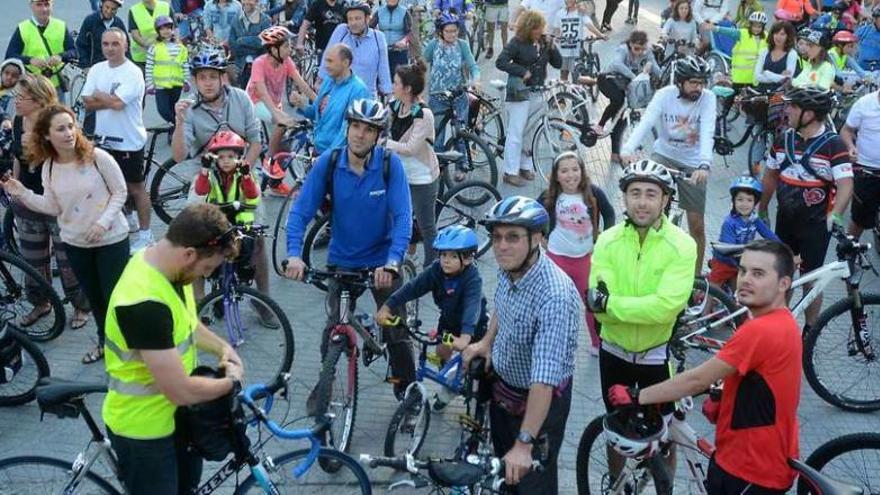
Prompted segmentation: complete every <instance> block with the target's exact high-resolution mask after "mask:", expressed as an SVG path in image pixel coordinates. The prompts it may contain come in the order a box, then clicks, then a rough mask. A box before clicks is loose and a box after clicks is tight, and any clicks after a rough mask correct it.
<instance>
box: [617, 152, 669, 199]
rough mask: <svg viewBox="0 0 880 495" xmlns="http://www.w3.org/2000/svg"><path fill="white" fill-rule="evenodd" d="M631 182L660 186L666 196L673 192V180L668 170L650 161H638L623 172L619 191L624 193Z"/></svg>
mask: <svg viewBox="0 0 880 495" xmlns="http://www.w3.org/2000/svg"><path fill="white" fill-rule="evenodd" d="M633 182H651V183H654V184H657V185H658V186H660V188H661V189H663V191H664V192H665V193H667V194H672V193H673V192H675V179H673V177H672V174H670V173H669V169H667V168H666V167H664V166H663V165H660V164H659V163H657V162H655V161H652V160H639V161H637V162H635V163H633V164H630V165H629V166H627V167H626V168H625V169H624V170H623V177H621V178H620V190H621V191H623V192H624V193H625V192H626V188H627V187H629V185H630V184H632V183H633Z"/></svg>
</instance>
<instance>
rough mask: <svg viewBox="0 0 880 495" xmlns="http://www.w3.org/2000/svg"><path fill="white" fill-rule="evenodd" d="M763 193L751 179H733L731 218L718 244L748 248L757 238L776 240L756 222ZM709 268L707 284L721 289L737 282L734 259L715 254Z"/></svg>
mask: <svg viewBox="0 0 880 495" xmlns="http://www.w3.org/2000/svg"><path fill="white" fill-rule="evenodd" d="M763 190H764V188H763V187H761V182H759V181H758V179H755V178H754V177H749V176H744V177H737V178H736V179H733V183H731V184H730V200H731V201H732V202H733V207H732V208H731V210H730V215H728V216H727V218H725V219H724V224H722V225H721V235H720V236H719V238H718V242H724V243H727V244H748V243H750V242H752V241H753V240H754V239H755V236H756V235H757V234H760V235H761V237H763V238H764V239H771V240H774V241H778V240H779V238H778V237H776V234H774V233H773V231H772V230H770V227H768V226H767V224H766V223H764V220H762V219H760V218H758V212H757V206H758V201H759V200H760V199H761V193H762V192H763ZM709 266H710V267H711V271H710V272H709V276H708V277H707V279H708V280H709V282H711V283H713V284H715V285H717V286H719V287H722V286H723V285H724V284H726V283H728V282H731V281H735V280H736V272H737V267H738V266H739V263H737V261H736V260H735V259H734V258H732V257H730V256H725V255H723V254H720V253H718V252H716V253H714V257H713V258H712V259H711V260H710V261H709Z"/></svg>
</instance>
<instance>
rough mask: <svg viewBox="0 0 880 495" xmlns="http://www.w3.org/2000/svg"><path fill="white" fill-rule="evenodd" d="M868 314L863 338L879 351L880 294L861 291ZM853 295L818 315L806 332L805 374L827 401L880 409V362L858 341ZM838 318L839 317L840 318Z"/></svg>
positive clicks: (846, 406) (858, 409)
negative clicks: (878, 377)
mask: <svg viewBox="0 0 880 495" xmlns="http://www.w3.org/2000/svg"><path fill="white" fill-rule="evenodd" d="M861 300H862V305H863V308H862V310H863V311H864V316H865V323H864V325H862V328H861V332H862V333H863V335H862V340H863V341H867V342H870V343H872V347H873V352H878V351H880V348H878V341H880V340H878V339H880V320H878V318H880V294H866V293H862V294H861ZM854 306H855V304H854V301H853V298H852V296H850V297H847V298H844V299H841V300H839V301H837V302H836V303H834V304H832V305H831V306H830V307H828V308H826V309H825V310H824V311H822V313H820V314H819V319H818V320H817V321H816V324H815V325H813V326H812V327H810V328H809V329H808V330H807V332H806V333H805V334H804V356H803V359H804V375H805V376H806V377H807V383H809V384H810V387H812V389H813V390H814V391H815V392H816V394H817V395H818V396H819V397H821V398H822V400H824V401H825V402H828V403H829V404H832V405H834V406H837V407H839V408H841V409H844V410H846V411H854V412H870V411H876V410H878V409H880V383H878V382H877V380H876V379H875V378H874V377H875V376H876V375H877V373H878V372H880V361H878V359H877V358H876V357H870V358H869V357H866V356H865V353H864V352H862V351H861V350H859V349H858V346H857V345H856V342H855V335H854V333H853V332H854V327H853V320H855V319H856V317H855V316H853V311H855V309H854ZM838 317H839V318H838Z"/></svg>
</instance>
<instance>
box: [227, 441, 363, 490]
mask: <svg viewBox="0 0 880 495" xmlns="http://www.w3.org/2000/svg"><path fill="white" fill-rule="evenodd" d="M308 456H309V449H301V450H295V451H293V452H287V453H286V454H281V455H280V456H278V457H276V458H274V459H273V461H274V464H275V468H276V469H274V470H273V471H271V472H270V473H269V475H270V477H273V476H275V475H281V476H284V478H283V481H282V482H280V483H279V482H276V485H279V484H280V486H277V487H276V488H279V489H280V492H281V493H283V494H293V493H296V494H300V493H313V492H311V491H308V490H307V487H318V486H319V487H322V488H324V490H322V491H321V492H320V493H333V494H335V495H346V494H349V493H361V494H363V495H371V494H372V493H373V488H372V485H371V484H370V479H369V477H367V473H366V472H365V471H364V468H362V467H361V465H360V464H358V462H357V461H356V460H354V459H353V458H352V457H351V456H349V455H346V454H344V453H342V452H339V451H336V450H333V449H327V448H323V447H322V448H321V449H320V450H318V463H319V465H320V464H322V463H323V464H330V463H334V464H338V465H339V466H340V470H338V471H337V472H336V473H334V474H333V475H332V476H325V475H323V474H322V473H321V470H320V469H314V467H313V468H312V469H309V470H308V471H306V472H305V473H304V474H303V475H302V477H300V478H296V477H294V476H293V466H295V465H297V464H299V463H300V462H302V459H304V458H306V457H308ZM343 467H344V468H345V470H347V471H348V472H349V473H351V476H350V477H343V476H342V474H341V472H340V471H341V470H342V468H343ZM309 476H315V479H310V478H309ZM319 476H320V477H319ZM346 488H350V489H351V490H354V491H349V490H347V489H346ZM358 490H359V491H358ZM235 493H236V495H242V494H246V493H254V494H257V493H264V491H263V488H262V487H260V484H259V483H258V482H257V479H256V478H255V477H254V475H253V474H251V475H250V476H248V477H247V478H245V480H244V481H242V483H241V486H239V487H238V489H237V490H236V491H235Z"/></svg>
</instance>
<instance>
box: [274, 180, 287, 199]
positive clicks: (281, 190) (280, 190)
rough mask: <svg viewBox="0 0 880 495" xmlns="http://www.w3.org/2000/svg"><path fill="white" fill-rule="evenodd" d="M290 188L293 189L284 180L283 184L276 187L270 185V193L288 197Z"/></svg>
mask: <svg viewBox="0 0 880 495" xmlns="http://www.w3.org/2000/svg"><path fill="white" fill-rule="evenodd" d="M290 189H291V187H290V186H288V185H287V184H285V183H284V182H282V183H281V184H278V185H277V186H275V187H270V188H269V194H272V195H274V196H282V197H286V196H287V195H288V194H290Z"/></svg>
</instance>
